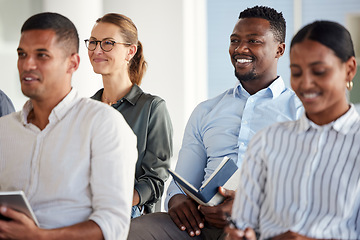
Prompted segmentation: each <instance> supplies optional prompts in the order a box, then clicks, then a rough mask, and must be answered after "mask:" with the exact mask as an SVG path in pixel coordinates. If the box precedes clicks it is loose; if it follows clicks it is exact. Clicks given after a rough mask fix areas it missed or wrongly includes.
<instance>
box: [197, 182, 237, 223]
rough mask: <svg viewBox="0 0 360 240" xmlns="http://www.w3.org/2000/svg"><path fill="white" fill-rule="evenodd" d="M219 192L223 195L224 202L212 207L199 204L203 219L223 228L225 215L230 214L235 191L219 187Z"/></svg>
mask: <svg viewBox="0 0 360 240" xmlns="http://www.w3.org/2000/svg"><path fill="white" fill-rule="evenodd" d="M219 193H220V194H221V195H223V196H224V197H225V200H224V202H222V203H221V204H219V205H217V206H214V207H206V206H202V205H200V206H199V210H200V212H201V213H202V214H203V215H204V217H205V221H207V222H208V223H209V224H210V225H212V226H214V227H217V228H224V227H225V226H226V225H227V221H226V216H229V215H231V210H232V206H233V203H234V198H235V191H232V190H227V189H225V188H223V187H219Z"/></svg>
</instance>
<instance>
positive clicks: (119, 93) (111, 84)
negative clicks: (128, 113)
mask: <svg viewBox="0 0 360 240" xmlns="http://www.w3.org/2000/svg"><path fill="white" fill-rule="evenodd" d="M103 85H104V92H103V94H102V98H101V101H102V102H104V103H107V104H109V105H112V104H114V103H116V102H117V101H118V100H119V99H121V98H123V97H124V96H125V95H126V94H127V93H128V92H129V91H130V90H131V88H132V86H133V83H132V82H131V80H130V78H129V76H128V75H127V76H117V77H114V76H103Z"/></svg>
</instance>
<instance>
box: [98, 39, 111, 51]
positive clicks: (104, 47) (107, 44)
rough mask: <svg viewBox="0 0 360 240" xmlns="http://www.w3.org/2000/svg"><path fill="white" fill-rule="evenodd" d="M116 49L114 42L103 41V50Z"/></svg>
mask: <svg viewBox="0 0 360 240" xmlns="http://www.w3.org/2000/svg"><path fill="white" fill-rule="evenodd" d="M113 47H114V42H112V41H109V40H103V41H101V48H102V49H103V50H104V51H110V50H112V49H113Z"/></svg>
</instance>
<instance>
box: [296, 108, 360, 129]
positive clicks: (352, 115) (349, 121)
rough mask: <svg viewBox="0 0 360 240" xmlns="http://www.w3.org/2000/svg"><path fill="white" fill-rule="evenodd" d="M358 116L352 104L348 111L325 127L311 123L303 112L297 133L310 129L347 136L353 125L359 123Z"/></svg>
mask: <svg viewBox="0 0 360 240" xmlns="http://www.w3.org/2000/svg"><path fill="white" fill-rule="evenodd" d="M359 118H360V116H359V114H358V113H357V111H356V109H355V106H354V105H353V104H351V105H350V109H349V110H348V111H347V112H346V113H345V114H344V115H342V116H341V117H339V118H338V119H336V120H335V121H333V122H331V123H328V124H326V125H322V126H319V125H317V124H315V123H314V122H312V121H311V120H310V119H308V118H307V117H306V113H305V112H304V113H303V115H302V116H301V118H300V119H299V121H300V127H299V133H300V132H305V131H308V130H309V129H310V128H313V129H317V130H323V129H330V128H332V129H334V130H335V131H337V132H340V133H342V134H347V133H349V132H350V130H351V127H352V126H353V124H354V123H356V122H357V121H359Z"/></svg>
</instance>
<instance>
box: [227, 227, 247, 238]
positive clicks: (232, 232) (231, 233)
mask: <svg viewBox="0 0 360 240" xmlns="http://www.w3.org/2000/svg"><path fill="white" fill-rule="evenodd" d="M224 231H225V232H226V233H227V236H226V240H245V238H244V235H245V233H244V231H242V230H240V229H237V228H234V227H231V226H228V227H225V229H224Z"/></svg>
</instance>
